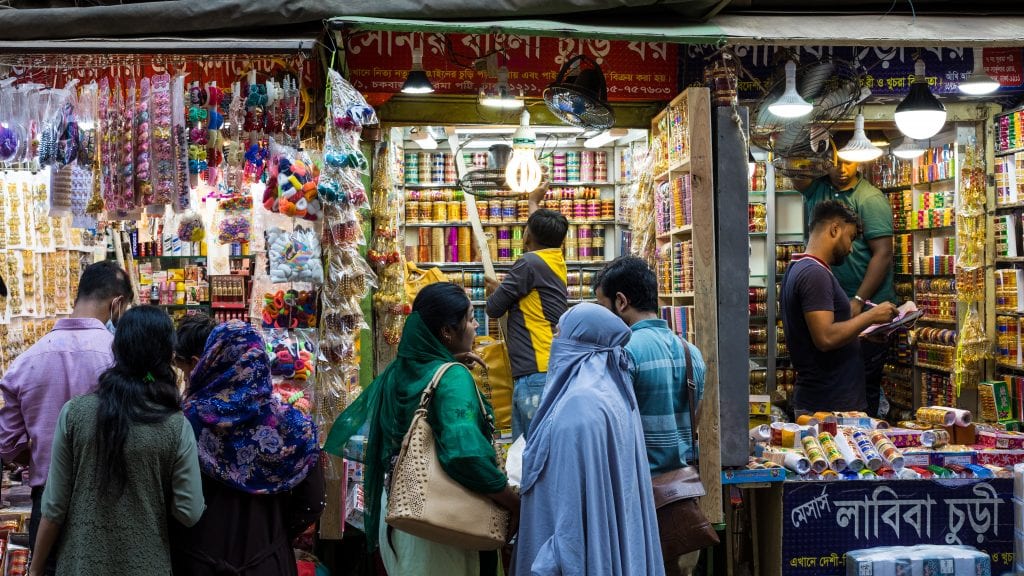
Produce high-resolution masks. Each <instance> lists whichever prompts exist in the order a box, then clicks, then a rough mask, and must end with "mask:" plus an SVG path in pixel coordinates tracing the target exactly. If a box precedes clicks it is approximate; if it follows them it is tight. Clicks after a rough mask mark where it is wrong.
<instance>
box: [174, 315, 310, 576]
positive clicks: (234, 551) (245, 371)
mask: <svg viewBox="0 0 1024 576" xmlns="http://www.w3.org/2000/svg"><path fill="white" fill-rule="evenodd" d="M177 356H178V366H179V367H181V368H182V369H183V370H184V371H185V374H186V377H187V378H188V386H187V387H186V389H185V400H184V403H183V405H182V409H183V413H184V414H185V418H186V419H187V420H188V421H189V423H190V424H191V425H192V430H193V431H194V432H195V436H196V439H197V441H198V444H199V467H200V469H201V470H202V482H203V494H204V495H205V496H206V504H207V506H208V508H207V510H206V514H205V515H203V518H202V519H201V520H200V521H199V522H198V523H196V524H195V525H194V526H191V527H188V528H184V527H181V526H179V525H177V523H174V522H172V523H171V556H172V557H171V561H172V563H173V567H174V573H175V574H177V575H179V576H222V575H234V576H242V575H244V576H296V575H297V574H298V570H297V568H296V564H295V553H294V551H293V550H292V544H291V543H292V540H294V539H295V537H296V536H298V535H299V534H301V533H302V532H303V531H304V530H305V529H306V528H307V527H309V526H310V525H311V524H313V523H314V522H316V521H317V519H318V518H319V517H320V513H321V512H322V511H323V509H324V495H325V491H324V478H323V468H322V467H321V466H320V445H319V444H318V442H317V433H316V426H315V425H314V424H313V421H312V420H311V419H310V418H309V416H307V415H306V414H304V413H303V412H302V411H301V410H299V409H298V408H296V407H294V406H293V405H291V404H289V403H288V402H286V401H282V400H281V399H279V398H278V397H277V396H276V395H275V394H274V391H273V388H272V380H271V378H270V358H269V357H268V356H267V350H266V345H265V344H264V342H263V338H261V337H260V334H259V332H257V331H256V329H255V328H253V327H252V326H251V325H250V324H249V323H247V322H241V321H239V320H232V321H230V322H225V323H223V324H220V325H215V324H214V322H213V320H212V319H210V318H209V317H208V316H205V315H199V314H197V315H194V316H189V317H186V318H185V319H183V320H182V321H181V323H180V324H179V325H178V346H177Z"/></svg>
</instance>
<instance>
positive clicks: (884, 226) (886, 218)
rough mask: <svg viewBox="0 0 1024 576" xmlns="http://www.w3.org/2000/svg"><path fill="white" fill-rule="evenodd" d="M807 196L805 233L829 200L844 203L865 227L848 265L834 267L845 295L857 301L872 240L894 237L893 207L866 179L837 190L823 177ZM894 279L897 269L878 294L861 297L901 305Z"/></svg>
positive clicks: (857, 240) (806, 193)
mask: <svg viewBox="0 0 1024 576" xmlns="http://www.w3.org/2000/svg"><path fill="white" fill-rule="evenodd" d="M803 194H804V224H805V228H804V229H805V230H810V224H811V215H812V214H813V213H814V207H815V206H817V205H818V203H819V202H824V201H825V200H840V201H842V202H843V203H844V204H846V205H847V206H849V207H850V208H852V209H853V211H854V212H856V213H857V214H858V215H859V216H860V219H861V221H862V222H863V223H864V234H863V235H861V236H860V237H859V238H857V239H856V240H854V242H853V251H852V252H850V255H849V256H847V257H846V261H845V262H843V264H842V265H841V266H833V267H832V273H833V274H835V277H836V279H837V280H839V285H840V286H842V287H843V291H845V292H846V295H847V296H849V297H850V298H853V295H854V294H856V293H857V289H858V288H860V284H861V282H862V281H863V280H864V275H865V274H866V273H867V271H868V262H870V261H871V247H870V246H868V240H874V239H875V238H883V237H885V236H892V235H893V230H892V208H891V207H890V206H889V201H888V200H887V199H886V198H885V194H882V191H881V190H879V189H878V188H875V187H874V186H872V185H871V183H870V182H868V181H867V180H865V179H864V178H861V179H860V180H859V181H858V182H857V185H856V186H854V187H853V188H852V189H849V190H837V189H836V187H835V186H833V185H832V181H831V180H829V178H828V176H822V177H821V178H818V179H817V180H815V181H814V182H813V183H811V185H810V187H808V188H807V190H804V192H803ZM892 277H893V267H892V266H891V265H890V267H889V272H888V273H887V274H886V275H885V280H883V281H882V284H881V285H880V286H879V287H878V290H877V291H876V292H875V293H874V294H861V297H862V298H864V299H865V300H873V301H875V302H892V303H893V304H897V305H899V302H897V301H896V291H895V290H894V289H893V286H892Z"/></svg>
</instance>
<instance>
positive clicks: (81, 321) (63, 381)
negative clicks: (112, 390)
mask: <svg viewBox="0 0 1024 576" xmlns="http://www.w3.org/2000/svg"><path fill="white" fill-rule="evenodd" d="M113 342H114V336H113V335H112V334H111V333H110V332H109V331H107V328H106V326H104V325H103V323H102V322H100V321H99V320H96V319H94V318H64V319H61V320H58V321H57V324H56V325H55V326H54V327H53V330H52V331H50V333H49V334H47V335H46V336H43V337H42V338H41V339H40V340H39V341H38V342H36V343H35V344H33V345H32V347H31V348H29V349H28V350H26V351H25V352H24V353H23V354H21V355H20V356H18V357H17V358H15V359H14V362H12V363H11V365H10V368H8V370H7V373H6V374H4V376H3V378H2V379H0V393H2V394H3V399H4V407H3V408H2V409H0V458H2V459H3V460H4V461H5V462H9V461H10V460H12V459H13V458H14V457H15V456H17V455H18V454H19V453H20V452H22V451H23V450H25V448H26V446H28V447H30V448H31V455H32V467H31V477H30V478H29V484H31V485H32V486H33V487H35V486H42V485H44V484H46V475H47V473H48V472H49V470H50V451H51V449H52V444H53V434H54V431H55V430H56V427H57V417H58V416H59V415H60V410H61V408H63V407H64V403H65V402H67V401H68V400H70V399H72V398H74V397H75V396H81V395H83V394H89V393H90V392H94V391H95V390H96V388H97V386H98V385H99V377H100V374H102V373H103V371H104V370H106V369H107V368H109V367H110V366H111V365H113V363H114V355H113V352H111V349H110V346H111V344H113ZM30 442H31V445H30V446H29V444H30Z"/></svg>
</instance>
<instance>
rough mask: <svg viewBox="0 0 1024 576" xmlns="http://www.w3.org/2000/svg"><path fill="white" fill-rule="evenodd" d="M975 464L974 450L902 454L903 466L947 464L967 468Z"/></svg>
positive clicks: (918, 451)
mask: <svg viewBox="0 0 1024 576" xmlns="http://www.w3.org/2000/svg"><path fill="white" fill-rule="evenodd" d="M976 463H978V462H977V452H975V451H974V450H969V451H959V452H953V451H932V450H927V449H918V450H909V451H906V452H903V465H904V466H929V465H934V466H946V465H947V464H957V465H959V466H967V465H968V464H976Z"/></svg>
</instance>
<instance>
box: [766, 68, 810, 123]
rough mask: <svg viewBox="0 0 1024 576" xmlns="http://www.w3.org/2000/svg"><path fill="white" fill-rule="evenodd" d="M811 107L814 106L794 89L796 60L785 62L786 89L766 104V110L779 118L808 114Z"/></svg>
mask: <svg viewBox="0 0 1024 576" xmlns="http://www.w3.org/2000/svg"><path fill="white" fill-rule="evenodd" d="M813 109H814V106H812V105H811V104H810V103H809V102H807V100H804V99H803V97H802V96H800V93H799V92H797V91H796V62H794V61H792V60H790V61H789V62H786V91H785V92H783V93H782V96H779V99H778V100H776V101H775V102H772V103H771V104H769V105H768V111H769V112H771V113H772V114H774V115H776V116H778V117H779V118H799V117H801V116H806V115H808V114H810V113H811V110H813Z"/></svg>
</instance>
